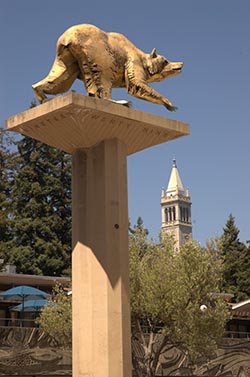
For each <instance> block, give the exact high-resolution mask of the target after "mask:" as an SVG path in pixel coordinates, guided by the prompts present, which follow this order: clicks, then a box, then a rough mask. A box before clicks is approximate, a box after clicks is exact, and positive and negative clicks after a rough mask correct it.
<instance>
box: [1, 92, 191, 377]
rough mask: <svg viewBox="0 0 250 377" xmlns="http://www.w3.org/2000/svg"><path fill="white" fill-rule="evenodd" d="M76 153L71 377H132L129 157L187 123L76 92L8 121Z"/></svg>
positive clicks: (19, 129)
mask: <svg viewBox="0 0 250 377" xmlns="http://www.w3.org/2000/svg"><path fill="white" fill-rule="evenodd" d="M7 129H8V130H11V131H14V132H19V133H22V134H25V135H26V136H30V137H33V138H34V139H37V140H40V141H42V142H45V143H47V144H49V145H51V146H54V147H57V148H59V149H61V150H64V151H66V152H68V153H71V154H72V156H73V173H72V195H73V208H72V211H73V212H72V218H73V220H72V221H73V224H72V230H73V257H72V284H73V377H83V376H84V377H129V376H131V346H130V344H131V338H130V305H129V276H128V206H127V168H126V156H127V155H128V154H131V153H135V152H137V151H139V150H142V149H145V148H148V147H150V146H153V145H156V144H159V143H163V142H166V141H168V140H172V139H175V138H177V137H180V136H184V135H188V134H189V127H188V125H187V124H185V123H182V122H177V121H174V120H170V119H166V118H162V117H158V116H154V115H152V114H147V113H143V112H140V111H136V110H132V109H128V108H125V107H122V106H119V105H117V104H114V103H112V102H109V101H105V100H98V99H95V98H88V97H85V96H83V95H79V94H76V93H70V94H68V95H66V96H61V97H56V98H54V99H53V100H51V101H49V102H47V103H45V104H43V105H40V106H38V107H35V108H32V109H30V110H28V111H26V112H24V113H21V114H18V115H16V116H14V117H12V118H9V119H8V120H7Z"/></svg>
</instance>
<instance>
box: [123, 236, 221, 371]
mask: <svg viewBox="0 0 250 377" xmlns="http://www.w3.org/2000/svg"><path fill="white" fill-rule="evenodd" d="M145 244H146V245H147V247H146V249H145ZM220 277H221V264H220V261H219V259H218V258H217V256H215V255H213V254H211V253H210V252H208V251H207V250H205V249H202V248H201V247H199V246H198V245H197V244H196V243H194V242H187V243H186V244H185V245H184V246H183V247H182V248H181V250H180V251H179V253H177V254H175V246H174V242H173V239H172V238H169V237H165V238H164V239H162V241H161V243H160V244H157V243H155V242H153V241H152V240H151V241H147V238H146V232H142V230H141V229H140V230H138V232H135V233H134V234H133V235H132V236H131V237H130V284H131V310H132V324H133V326H132V330H133V331H132V332H133V338H134V340H135V341H136V342H138V344H140V346H141V347H142V349H143V353H144V357H143V360H139V359H138V358H136V357H135V355H134V357H133V363H134V369H135V370H136V371H138V375H145V376H151V377H152V376H154V375H155V373H156V371H157V367H158V362H159V357H160V355H161V353H162V352H164V350H165V347H166V345H167V344H169V343H171V344H172V345H175V346H177V347H178V348H179V349H181V350H182V351H183V355H184V359H185V360H186V361H185V362H186V363H187V362H188V361H189V362H191V361H192V360H193V359H195V358H196V357H198V356H200V355H205V354H209V353H211V352H212V351H214V349H215V348H216V344H217V342H218V340H219V339H221V337H222V334H223V332H224V325H225V321H226V319H227V318H228V311H227V308H226V304H225V302H224V301H223V299H222V298H221V296H220V295H218V294H216V293H218V292H219V283H220ZM201 305H206V307H207V310H205V311H201V309H200V307H201Z"/></svg>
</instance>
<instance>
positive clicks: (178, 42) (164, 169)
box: [0, 0, 250, 244]
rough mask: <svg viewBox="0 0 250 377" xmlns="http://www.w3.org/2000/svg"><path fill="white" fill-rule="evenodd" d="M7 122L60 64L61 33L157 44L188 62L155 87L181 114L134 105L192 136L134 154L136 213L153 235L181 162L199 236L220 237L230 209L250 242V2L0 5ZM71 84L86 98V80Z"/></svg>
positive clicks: (61, 0)
mask: <svg viewBox="0 0 250 377" xmlns="http://www.w3.org/2000/svg"><path fill="white" fill-rule="evenodd" d="M0 6H1V8H0V34H1V45H2V48H1V70H0V125H1V126H2V127H3V126H4V122H5V119H6V118H8V117H10V116H12V115H14V114H17V113H20V112H22V111H24V110H26V109H27V108H28V107H29V106H30V102H31V101H32V99H34V95H33V91H32V89H31V85H32V84H33V83H35V82H37V81H39V80H40V79H42V78H44V77H45V76H46V75H47V73H48V71H49V69H50V68H51V65H52V63H53V60H54V56H55V44H56V40H57V38H58V36H59V35H60V34H62V32H63V31H64V30H65V29H67V28H68V27H69V26H72V25H75V24H79V23H91V24H94V25H96V26H99V27H100V28H102V29H104V30H106V31H117V32H120V33H122V34H124V35H126V36H127V37H128V38H129V39H130V40H131V41H132V42H133V43H134V44H135V45H136V46H137V47H139V48H140V49H142V50H143V51H145V52H148V53H149V52H150V51H151V50H152V49H153V48H154V47H156V49H157V51H158V53H159V54H162V55H165V56H166V57H168V59H169V60H173V61H184V69H183V73H182V74H181V75H178V76H176V77H173V78H170V79H168V80H165V81H163V82H161V83H157V84H154V87H155V89H157V90H158V91H159V92H160V93H161V94H163V95H165V96H166V97H167V98H169V99H170V100H171V102H173V103H174V104H175V105H177V106H178V108H179V109H178V111H177V112H175V113H170V112H169V111H167V110H166V109H165V108H164V107H162V106H159V105H155V104H151V103H149V102H146V101H141V100H138V99H135V98H132V97H130V98H129V97H128V95H127V94H126V91H125V89H119V90H114V92H113V98H116V99H128V98H129V99H130V100H132V102H133V108H135V109H138V110H141V111H146V112H150V113H153V114H156V115H161V116H165V117H168V118H172V119H176V120H180V121H184V122H186V123H189V125H190V130H191V133H190V136H186V137H183V138H180V139H177V140H175V141H171V142H168V143H164V144H161V145H159V146H155V147H152V148H149V149H147V150H145V151H142V152H139V153H137V154H135V155H133V156H130V157H128V198H129V216H130V220H131V222H132V223H135V222H136V219H137V217H138V216H141V217H142V218H143V220H144V223H145V225H146V226H147V228H148V229H149V231H150V235H151V236H152V237H156V236H157V234H158V233H159V231H160V226H161V209H160V197H161V189H162V187H165V188H166V186H167V183H168V179H169V175H170V171H171V166H172V160H173V158H176V160H177V166H178V169H179V173H180V176H181V179H182V182H183V185H184V187H188V188H189V189H190V194H191V199H192V203H193V204H192V218H193V237H194V239H196V240H198V241H200V242H201V243H202V244H205V242H206V239H209V238H211V237H214V236H216V235H220V234H221V233H222V231H223V226H224V225H225V223H226V220H227V219H228V216H229V214H230V213H232V214H233V216H234V217H235V222H236V225H237V226H238V228H239V230H240V239H241V240H242V241H243V242H245V241H246V240H247V239H250V226H249V223H250V169H249V162H250V148H249V141H250V124H249V123H250V76H249V70H250V44H249V38H250V22H249V20H250V2H249V0H238V1H237V2H236V1H232V0H209V1H208V0H207V1H201V0H190V1H187V0H181V1H169V0H162V1H161V0H158V1H157V2H152V1H132V0H127V1H114V0H106V1H105V2H103V1H95V0H92V1H88V2H87V1H83V0H70V1H68V0H67V1H66V0H53V1H51V0H43V1H34V0H33V1H31V0H24V1H20V0H8V1H2V2H1V4H0ZM72 89H75V90H77V91H78V92H80V93H83V94H86V92H85V89H84V88H83V86H82V85H81V83H76V84H74V85H73V87H72Z"/></svg>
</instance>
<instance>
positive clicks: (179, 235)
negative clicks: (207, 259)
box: [161, 160, 192, 249]
mask: <svg viewBox="0 0 250 377" xmlns="http://www.w3.org/2000/svg"><path fill="white" fill-rule="evenodd" d="M191 204H192V203H191V199H190V193H189V190H188V189H187V190H184V188H183V185H182V182H181V179H180V175H179V172H178V169H177V165H176V160H173V165H172V170H171V174H170V178H169V182H168V187H167V190H165V189H164V188H163V189H162V194H161V212H162V222H161V228H162V233H163V234H164V233H168V234H171V235H173V236H174V238H175V240H176V247H177V249H179V248H180V247H181V246H182V245H183V244H184V243H185V242H186V241H187V240H190V239H192V219H191Z"/></svg>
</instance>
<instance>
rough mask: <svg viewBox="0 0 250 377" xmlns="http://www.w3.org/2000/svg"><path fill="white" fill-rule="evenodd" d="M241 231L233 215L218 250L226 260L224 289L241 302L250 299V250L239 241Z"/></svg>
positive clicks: (224, 229) (224, 263)
mask: <svg viewBox="0 0 250 377" xmlns="http://www.w3.org/2000/svg"><path fill="white" fill-rule="evenodd" d="M239 233H240V231H239V229H238V228H237V227H236V225H235V219H234V217H233V215H232V214H230V215H229V217H228V220H227V222H226V224H225V227H224V228H223V235H222V237H221V239H220V242H219V244H218V248H219V250H220V253H221V255H222V258H223V260H224V262H223V270H224V271H223V283H222V288H223V289H224V291H225V292H227V293H232V294H234V301H236V302H239V301H241V300H245V299H247V298H249V297H250V275H249V271H250V249H249V247H247V246H246V245H245V244H244V243H242V242H240V240H239Z"/></svg>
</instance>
